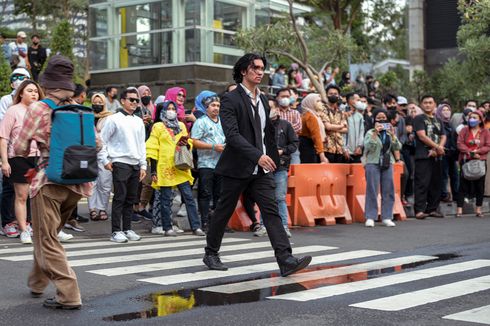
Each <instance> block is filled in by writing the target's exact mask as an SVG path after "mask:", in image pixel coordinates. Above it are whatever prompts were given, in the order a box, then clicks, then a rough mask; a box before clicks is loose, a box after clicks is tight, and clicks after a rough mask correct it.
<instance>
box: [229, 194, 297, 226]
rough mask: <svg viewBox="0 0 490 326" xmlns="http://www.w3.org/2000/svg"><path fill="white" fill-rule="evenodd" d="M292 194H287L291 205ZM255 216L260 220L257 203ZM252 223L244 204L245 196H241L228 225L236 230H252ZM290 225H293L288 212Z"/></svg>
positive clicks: (287, 200)
mask: <svg viewBox="0 0 490 326" xmlns="http://www.w3.org/2000/svg"><path fill="white" fill-rule="evenodd" d="M289 201H290V196H286V205H289ZM255 207H256V210H255V217H256V218H257V221H258V222H260V210H259V209H258V208H257V205H255ZM251 225H252V221H251V220H250V218H249V217H248V214H247V212H246V211H245V207H244V206H243V197H242V196H240V199H239V200H238V203H237V205H236V208H235V211H234V212H233V215H232V216H231V218H230V221H229V222H228V227H230V228H231V229H233V230H235V231H250V226H251ZM288 225H289V226H291V225H292V224H291V218H290V217H289V214H288Z"/></svg>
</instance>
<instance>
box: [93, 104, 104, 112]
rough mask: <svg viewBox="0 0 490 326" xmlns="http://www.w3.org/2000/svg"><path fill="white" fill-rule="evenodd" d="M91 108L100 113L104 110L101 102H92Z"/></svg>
mask: <svg viewBox="0 0 490 326" xmlns="http://www.w3.org/2000/svg"><path fill="white" fill-rule="evenodd" d="M92 110H94V113H100V112H102V110H104V106H103V105H101V104H92Z"/></svg>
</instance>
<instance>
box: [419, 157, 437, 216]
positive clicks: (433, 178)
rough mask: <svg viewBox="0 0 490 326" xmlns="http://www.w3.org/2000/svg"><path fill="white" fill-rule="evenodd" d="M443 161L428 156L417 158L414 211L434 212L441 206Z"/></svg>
mask: <svg viewBox="0 0 490 326" xmlns="http://www.w3.org/2000/svg"><path fill="white" fill-rule="evenodd" d="M441 179H442V161H441V160H440V159H434V158H426V159H417V160H415V178H414V189H415V201H414V211H415V214H417V213H421V212H422V213H424V212H425V213H432V212H435V211H436V210H437V208H438V207H439V202H440V199H441V184H442V183H441Z"/></svg>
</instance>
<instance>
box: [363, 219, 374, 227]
mask: <svg viewBox="0 0 490 326" xmlns="http://www.w3.org/2000/svg"><path fill="white" fill-rule="evenodd" d="M364 225H365V226H366V227H368V228H374V220H372V219H370V218H368V219H366V223H364Z"/></svg>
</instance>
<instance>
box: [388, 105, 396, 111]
mask: <svg viewBox="0 0 490 326" xmlns="http://www.w3.org/2000/svg"><path fill="white" fill-rule="evenodd" d="M386 108H387V109H388V111H389V110H396V105H393V106H387V107H386Z"/></svg>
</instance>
